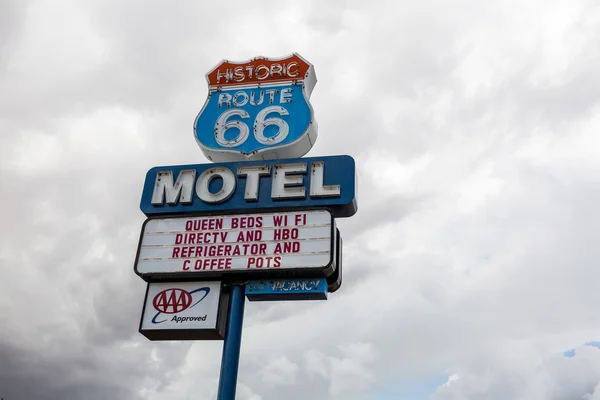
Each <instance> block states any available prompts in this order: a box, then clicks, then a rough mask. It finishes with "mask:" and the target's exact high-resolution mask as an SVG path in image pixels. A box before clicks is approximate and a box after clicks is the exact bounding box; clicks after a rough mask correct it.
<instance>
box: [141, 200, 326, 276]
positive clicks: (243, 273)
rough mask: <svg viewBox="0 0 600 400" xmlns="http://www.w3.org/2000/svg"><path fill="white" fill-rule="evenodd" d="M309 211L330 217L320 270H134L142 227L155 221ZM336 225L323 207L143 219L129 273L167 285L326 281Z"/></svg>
mask: <svg viewBox="0 0 600 400" xmlns="http://www.w3.org/2000/svg"><path fill="white" fill-rule="evenodd" d="M311 211H325V212H327V213H328V214H329V216H330V217H331V235H330V238H331V245H330V251H329V254H330V257H329V262H328V263H327V265H324V266H323V267H320V268H315V267H311V268H277V269H260V270H259V269H253V270H214V271H209V272H207V271H202V272H191V271H190V272H166V273H163V272H158V273H155V272H152V273H140V272H139V271H138V270H137V265H138V261H139V257H140V251H141V247H142V240H143V238H144V230H145V228H146V224H147V223H148V222H149V221H151V220H155V219H181V218H203V217H204V218H206V217H231V216H236V215H264V214H269V213H298V212H311ZM337 235H338V230H337V224H336V221H335V217H334V216H333V213H332V212H331V210H329V209H328V208H326V207H310V208H296V207H292V208H289V209H285V210H280V209H278V210H272V209H264V210H260V212H233V213H214V212H213V213H201V214H199V213H189V214H177V215H156V216H154V215H153V216H152V217H150V218H147V219H146V220H145V221H144V223H143V224H142V229H141V231H140V236H139V241H138V246H137V252H136V255H135V261H134V266H133V271H134V272H135V274H136V275H138V276H139V277H140V278H142V279H143V280H144V281H146V282H151V281H155V280H170V281H173V282H174V281H179V282H184V281H216V280H225V281H232V280H255V279H287V278H314V277H324V278H327V277H329V276H331V275H332V274H333V272H334V271H335V269H336V263H337V257H336V250H337Z"/></svg>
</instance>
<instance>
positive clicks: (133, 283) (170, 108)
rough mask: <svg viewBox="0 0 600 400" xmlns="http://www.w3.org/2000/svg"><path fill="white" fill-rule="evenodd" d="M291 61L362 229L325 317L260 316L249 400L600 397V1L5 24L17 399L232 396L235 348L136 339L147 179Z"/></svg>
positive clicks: (7, 11) (58, 7)
mask: <svg viewBox="0 0 600 400" xmlns="http://www.w3.org/2000/svg"><path fill="white" fill-rule="evenodd" d="M292 52H298V53H299V54H301V55H302V56H303V57H305V58H306V59H307V60H309V61H310V62H312V63H313V64H314V65H315V68H316V73H317V77H318V83H317V85H316V87H315V89H314V91H313V94H312V98H311V102H312V104H313V107H314V109H315V115H316V119H317V121H318V123H319V138H318V141H317V143H316V145H315V147H314V148H313V149H312V150H311V152H310V153H309V155H310V156H315V155H334V154H349V155H351V156H353V157H354V158H355V159H356V161H357V167H358V174H359V212H358V214H357V215H356V216H354V217H353V218H351V219H347V220H343V221H340V222H339V226H340V229H341V231H342V235H343V237H344V244H345V248H344V254H345V259H344V284H343V286H342V288H341V289H340V290H339V291H338V292H337V293H335V294H334V295H332V296H331V297H330V299H329V300H328V301H326V302H289V303H249V304H247V306H246V318H245V323H244V327H245V330H244V335H243V344H242V355H241V366H240V376H239V387H238V399H240V400H279V399H284V398H285V399H289V400H304V399H314V400H329V399H336V400H337V399H339V400H341V399H343V400H354V399H373V400H392V399H407V400H424V399H433V400H463V399H464V400H487V399H490V400H512V399H523V400H525V399H527V400H537V399H540V400H546V399H547V400H576V399H584V400H586V399H587V400H598V399H600V350H599V349H598V347H597V345H598V343H597V342H596V341H598V340H600V311H599V309H600V308H599V304H600V290H599V288H600V268H598V267H599V260H600V246H599V245H598V240H600V216H599V214H598V213H597V208H598V206H599V204H600V157H599V156H600V132H599V131H600V101H599V100H600V77H599V75H598V71H600V6H599V5H598V3H597V1H596V0H589V1H585V0H557V1H542V0H498V1H492V0H490V1H478V0H455V1H446V0H421V1H417V2H414V1H404V0H402V1H392V0H390V1H345V2H342V1H329V2H324V1H317V0H313V1H302V2H286V1H277V2H275V1H272V2H267V1H257V2H240V1H233V0H232V1H227V2H210V3H209V2H201V1H188V0H180V1H170V2H166V1H156V0H146V1H139V0H128V1H117V0H86V1H79V0H71V1H69V0H64V1H63V0H57V1H53V2H49V1H43V0H40V1H23V0H12V1H11V0H4V1H2V2H1V3H0V182H1V185H0V193H1V194H2V208H1V210H2V211H1V215H2V225H3V228H2V231H1V232H2V233H1V239H0V312H1V314H0V315H1V316H2V323H1V324H0V397H2V398H4V400H19V399H25V400H29V399H43V400H45V399H49V400H50V399H51V400H55V399H61V400H62V399H64V400H74V399H77V400H78V399H85V400H96V399H113V400H125V399H128V400H129V399H131V400H138V399H150V400H167V399H169V400H170V399H190V400H191V399H214V398H215V397H216V387H217V377H218V369H219V363H220V358H221V356H220V354H221V346H222V342H216V341H215V342H211V341H204V342H195V343H191V342H172V343H155V342H150V341H148V340H147V339H145V338H144V337H142V336H141V335H140V334H139V333H138V332H137V328H138V323H139V316H140V311H141V306H142V298H143V294H144V289H145V285H144V283H143V282H142V281H141V279H140V278H138V277H137V276H136V275H135V274H134V273H133V261H134V257H135V251H136V246H137V241H138V237H139V229H140V227H141V224H142V222H143V221H144V219H145V217H144V215H143V214H142V213H141V211H140V210H139V199H140V195H141V190H142V184H143V179H144V176H145V173H146V171H147V170H148V169H149V168H151V167H153V166H156V165H176V164H193V163H205V162H207V160H206V159H205V158H204V157H203V155H202V153H201V151H200V149H199V148H198V146H197V145H196V143H195V140H194V136H193V128H192V126H193V121H194V118H195V117H196V114H197V112H198V111H199V110H200V108H201V107H202V105H203V104H204V101H205V99H206V95H207V84H206V81H205V78H204V74H205V73H206V72H208V71H209V70H210V69H211V68H212V67H213V66H214V65H215V64H216V63H217V62H218V61H219V60H221V59H223V58H225V59H231V60H244V59H248V58H251V57H254V56H257V55H263V56H271V57H278V56H283V55H287V54H289V53H292Z"/></svg>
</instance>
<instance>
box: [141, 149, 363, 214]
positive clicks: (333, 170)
mask: <svg viewBox="0 0 600 400" xmlns="http://www.w3.org/2000/svg"><path fill="white" fill-rule="evenodd" d="M314 162H322V163H323V165H324V167H323V168H324V169H323V185H339V187H340V195H339V196H338V197H311V196H310V181H311V166H312V163H314ZM302 163H303V164H306V166H307V169H306V171H307V172H306V173H304V174H298V175H303V183H302V186H304V187H305V188H306V196H305V198H293V199H274V198H272V197H271V190H272V175H273V173H274V172H273V171H274V166H275V165H286V164H302ZM251 165H254V166H269V167H270V171H271V173H270V175H268V176H262V177H261V178H260V184H259V190H258V199H257V200H256V201H248V200H245V199H244V188H245V184H246V178H245V177H244V176H238V175H237V169H238V167H247V166H251ZM218 167H223V168H227V169H229V170H230V171H231V172H232V173H233V174H234V175H235V177H236V186H235V191H234V192H233V194H232V195H231V196H230V197H229V198H228V199H226V200H225V201H222V202H220V203H206V202H204V201H202V200H201V199H200V198H199V197H198V196H197V195H196V194H195V193H194V195H193V196H192V199H191V202H189V203H188V204H182V203H181V202H180V201H177V203H176V204H167V202H163V203H162V204H159V205H156V204H152V195H153V192H154V186H155V185H156V183H157V176H158V173H159V172H164V171H171V173H172V176H173V180H174V181H175V180H176V179H177V178H178V176H179V174H180V173H181V171H184V170H188V171H189V170H194V171H195V176H196V179H197V178H198V177H199V176H200V175H201V174H202V173H203V172H205V171H207V170H209V169H214V168H218ZM215 181H217V180H216V179H215ZM213 184H214V185H213ZM211 185H213V186H214V187H211V191H212V192H217V191H219V190H220V187H219V185H222V180H221V182H220V183H219V182H211ZM308 208H326V209H328V210H329V211H331V213H332V214H333V216H334V217H336V218H343V217H351V216H352V215H354V214H355V213H356V211H357V208H358V206H357V200H356V170H355V162H354V159H353V158H352V157H350V156H346V155H340V156H323V157H307V158H297V159H285V160H263V161H245V162H228V163H214V164H195V165H175V166H164V167H154V168H152V169H150V170H149V171H148V173H147V174H146V179H145V182H144V189H143V191H142V199H141V202H140V209H141V210H142V212H143V213H144V214H146V216H148V217H151V216H159V215H162V216H165V215H181V214H194V215H214V214H233V213H246V212H268V211H276V210H292V209H308Z"/></svg>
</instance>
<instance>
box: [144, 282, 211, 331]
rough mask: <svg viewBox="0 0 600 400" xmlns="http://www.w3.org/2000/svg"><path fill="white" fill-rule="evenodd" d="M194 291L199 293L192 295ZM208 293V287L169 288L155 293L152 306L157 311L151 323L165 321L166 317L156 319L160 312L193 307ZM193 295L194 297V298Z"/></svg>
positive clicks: (172, 311) (176, 311) (175, 312)
mask: <svg viewBox="0 0 600 400" xmlns="http://www.w3.org/2000/svg"><path fill="white" fill-rule="evenodd" d="M195 293H200V294H199V295H196V296H194V294H195ZM208 293H210V288H208V287H202V288H199V289H195V290H192V291H191V292H188V291H187V290H184V289H179V288H171V289H166V290H163V291H162V292H159V293H157V294H156V296H154V298H153V299H152V306H153V307H154V309H155V310H156V311H158V312H157V313H156V315H155V316H154V318H152V323H154V324H160V323H162V322H165V321H166V319H163V320H162V321H158V320H157V318H158V317H159V316H160V315H161V314H177V313H180V312H182V311H185V310H187V309H188V308H192V307H194V306H195V305H196V304H198V303H200V302H201V301H202V300H204V299H205V298H206V296H208ZM194 297H196V298H195V299H194Z"/></svg>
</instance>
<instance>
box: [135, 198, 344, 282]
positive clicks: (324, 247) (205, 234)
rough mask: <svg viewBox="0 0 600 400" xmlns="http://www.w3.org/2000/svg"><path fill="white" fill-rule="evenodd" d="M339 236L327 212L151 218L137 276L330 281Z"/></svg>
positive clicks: (143, 238) (136, 265)
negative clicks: (312, 278)
mask: <svg viewBox="0 0 600 400" xmlns="http://www.w3.org/2000/svg"><path fill="white" fill-rule="evenodd" d="M335 236H336V235H335V224H334V222H333V217H332V215H331V213H330V212H329V211H327V210H312V211H297V212H281V213H265V214H262V213H261V214H247V215H243V214H236V215H229V216H208V217H179V218H150V219H148V220H147V221H146V222H145V223H144V226H143V228H142V234H141V239H140V245H139V248H138V255H137V258H136V264H135V271H136V273H137V274H138V275H140V276H141V277H143V278H146V279H149V278H164V277H177V278H190V279H191V278H194V279H197V278H208V277H210V278H212V277H223V276H232V275H239V276H243V277H252V278H258V279H260V278H262V277H277V276H282V275H283V276H285V277H290V274H291V276H302V275H304V276H306V275H310V276H312V277H319V276H321V277H327V276H329V275H331V274H332V273H333V272H334V270H335V261H334V260H335V247H334V245H335V243H336V242H335V239H336V237H335ZM292 271H293V272H292Z"/></svg>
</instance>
